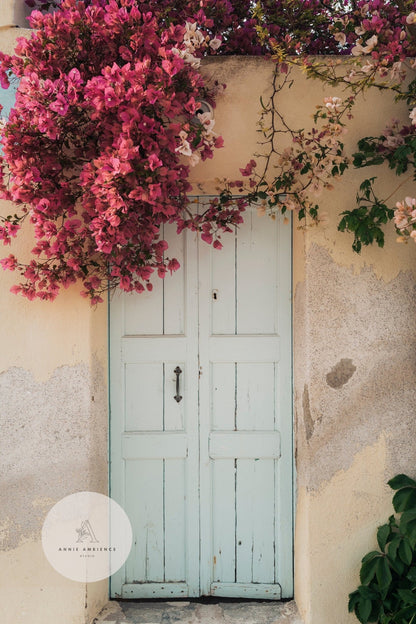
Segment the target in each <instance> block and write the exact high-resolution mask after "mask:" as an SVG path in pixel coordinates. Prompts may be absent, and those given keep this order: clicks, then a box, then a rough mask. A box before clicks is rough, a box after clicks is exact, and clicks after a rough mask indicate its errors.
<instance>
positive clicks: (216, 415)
mask: <svg viewBox="0 0 416 624" xmlns="http://www.w3.org/2000/svg"><path fill="white" fill-rule="evenodd" d="M210 369H211V375H210V387H211V389H210V393H211V414H210V415H211V428H212V429H213V430H214V431H215V430H216V429H229V430H233V429H234V428H235V418H236V402H235V399H236V395H235V376H236V364H235V363H234V362H213V363H211V366H210Z"/></svg>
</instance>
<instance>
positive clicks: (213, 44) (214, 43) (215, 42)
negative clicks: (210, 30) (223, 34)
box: [209, 37, 222, 50]
mask: <svg viewBox="0 0 416 624" xmlns="http://www.w3.org/2000/svg"><path fill="white" fill-rule="evenodd" d="M221 44H222V41H221V39H218V37H214V39H211V41H210V42H209V47H210V48H212V50H218V48H219V47H220V46H221Z"/></svg>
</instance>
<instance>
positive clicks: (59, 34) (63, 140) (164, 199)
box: [0, 0, 244, 303]
mask: <svg viewBox="0 0 416 624" xmlns="http://www.w3.org/2000/svg"><path fill="white" fill-rule="evenodd" d="M139 5H140V3H139V2H137V1H136V0H120V1H118V2H117V1H116V0H110V1H109V2H108V3H105V4H104V3H102V2H101V1H100V0H92V2H91V3H90V5H89V6H86V5H85V3H83V2H77V1H76V0H64V2H62V4H61V5H60V8H59V10H57V11H55V12H53V13H47V14H42V13H41V12H39V11H33V12H32V15H31V25H32V27H33V28H34V29H35V30H34V32H33V34H32V36H31V38H30V39H29V40H27V39H23V38H21V39H20V40H19V41H18V45H17V47H16V51H15V55H14V56H7V55H4V54H1V55H0V65H1V70H0V80H1V83H2V86H7V83H8V81H9V76H10V73H13V74H14V75H16V76H17V77H18V78H19V79H20V83H19V87H18V90H17V95H16V104H15V108H14V109H13V110H12V112H11V113H10V116H9V119H8V121H7V122H6V123H5V124H4V127H3V129H2V139H1V143H2V149H3V156H2V158H1V166H2V176H1V196H2V197H3V198H6V199H9V200H11V201H13V202H14V203H15V204H17V205H18V206H19V207H20V208H21V213H20V215H14V216H9V217H7V218H5V219H3V222H2V224H1V227H0V238H1V239H3V242H4V243H6V244H7V243H9V242H10V241H11V239H12V238H13V237H15V236H16V234H17V232H18V230H19V229H20V227H21V224H22V221H23V220H25V219H29V220H30V222H31V223H32V225H33V228H34V233H35V239H36V244H35V246H34V248H33V250H32V254H33V255H34V258H33V259H32V260H31V261H30V262H29V263H28V264H21V263H19V262H18V260H17V259H16V258H15V257H14V256H13V255H10V256H9V257H8V258H6V259H4V260H2V261H1V264H2V266H3V268H7V269H12V270H17V271H19V272H20V273H21V275H22V277H23V281H22V283H21V284H19V285H17V286H15V287H14V288H13V290H14V292H20V293H21V294H23V295H24V296H26V297H27V298H29V299H34V298H36V297H38V298H41V299H53V298H55V297H56V295H57V293H58V291H59V289H60V287H61V286H64V287H66V286H68V285H69V284H71V283H74V282H75V281H77V280H78V279H81V280H82V282H83V286H84V288H83V292H82V294H83V295H84V296H88V297H90V298H91V301H92V303H97V302H99V301H101V300H102V298H101V294H102V293H103V292H104V291H105V290H106V289H107V285H108V283H109V285H110V287H114V286H117V285H119V286H120V287H121V288H122V289H124V290H126V291H132V290H134V291H137V292H141V291H142V290H144V289H145V288H147V289H149V290H151V288H152V284H151V281H150V280H151V277H152V275H154V274H158V275H159V276H161V277H163V276H164V275H165V273H166V271H174V270H176V269H177V268H178V266H179V264H178V262H177V260H175V259H174V258H169V257H168V250H167V244H166V242H165V241H164V240H163V239H162V238H161V226H162V225H163V224H164V223H176V225H177V227H178V230H179V231H181V230H182V229H183V228H186V227H187V228H192V229H198V230H200V231H201V232H202V237H203V238H204V240H206V241H207V242H209V243H211V242H213V243H214V244H215V245H216V246H220V242H219V240H218V238H219V235H220V232H221V231H224V230H229V229H230V225H233V224H235V223H239V222H241V221H242V217H241V211H242V210H243V209H244V202H242V201H241V202H239V204H238V205H236V206H231V201H230V200H229V198H228V197H226V196H222V198H221V201H216V202H213V203H212V205H211V206H210V207H209V209H208V210H207V211H206V212H205V213H204V214H202V215H201V214H200V215H194V214H191V213H190V212H188V211H187V209H186V207H187V206H188V205H189V198H188V194H189V193H190V191H191V186H190V184H189V182H188V175H189V169H190V164H195V162H196V161H198V160H200V159H201V160H204V159H206V158H211V157H212V155H213V150H214V149H215V148H216V147H221V145H222V139H221V137H219V136H218V135H216V134H215V133H214V132H213V130H212V125H213V122H212V121H210V120H209V119H207V115H206V113H205V114H200V113H198V110H199V103H200V102H201V100H202V99H203V100H207V101H208V102H210V103H211V104H212V105H214V95H215V84H214V85H211V87H210V86H209V85H208V84H207V82H206V81H205V80H204V79H203V77H202V76H201V74H200V72H199V71H198V69H197V67H198V61H199V59H198V56H199V55H201V54H202V52H203V48H204V46H208V45H209V42H210V41H211V40H210V38H209V36H208V34H206V33H205V32H204V29H203V26H201V25H200V24H197V23H196V22H193V23H189V22H188V23H186V24H185V25H178V24H177V25H173V24H170V25H168V24H167V22H166V20H165V21H163V20H161V19H159V17H158V15H157V14H155V13H152V12H149V11H147V12H143V11H142V10H140V9H139ZM201 17H202V18H203V16H201ZM201 21H202V22H203V21H204V19H201ZM197 33H198V36H197ZM219 44H220V40H216V41H215V43H214V46H213V47H214V48H215V47H216V46H218V45H219Z"/></svg>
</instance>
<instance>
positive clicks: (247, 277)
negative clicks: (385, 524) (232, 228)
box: [236, 209, 278, 335]
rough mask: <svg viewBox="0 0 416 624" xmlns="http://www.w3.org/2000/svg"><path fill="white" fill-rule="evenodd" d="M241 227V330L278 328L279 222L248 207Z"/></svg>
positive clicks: (269, 331) (256, 331) (254, 331)
mask: <svg viewBox="0 0 416 624" xmlns="http://www.w3.org/2000/svg"><path fill="white" fill-rule="evenodd" d="M244 221H245V222H244V227H241V228H238V230H237V251H236V259H237V279H236V281H237V286H236V294H237V333H238V334H260V335H262V334H273V333H275V332H276V331H277V287H278V285H277V280H276V269H277V245H276V242H277V241H276V239H277V222H276V221H273V220H271V219H268V218H266V217H259V216H258V215H257V211H256V210H253V209H252V210H248V211H247V212H246V214H245V217H244Z"/></svg>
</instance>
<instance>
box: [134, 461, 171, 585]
mask: <svg viewBox="0 0 416 624" xmlns="http://www.w3.org/2000/svg"><path fill="white" fill-rule="evenodd" d="M126 485H127V492H126V512H127V515H128V517H129V518H130V522H131V523H132V525H133V526H134V535H135V537H134V540H133V547H132V551H131V553H130V556H129V558H128V559H127V563H126V577H127V579H130V580H131V581H136V582H138V581H148V582H149V581H153V582H154V581H163V580H164V578H163V577H164V570H163V561H164V539H163V497H164V492H163V460H162V459H159V460H140V461H137V460H130V461H126Z"/></svg>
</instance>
